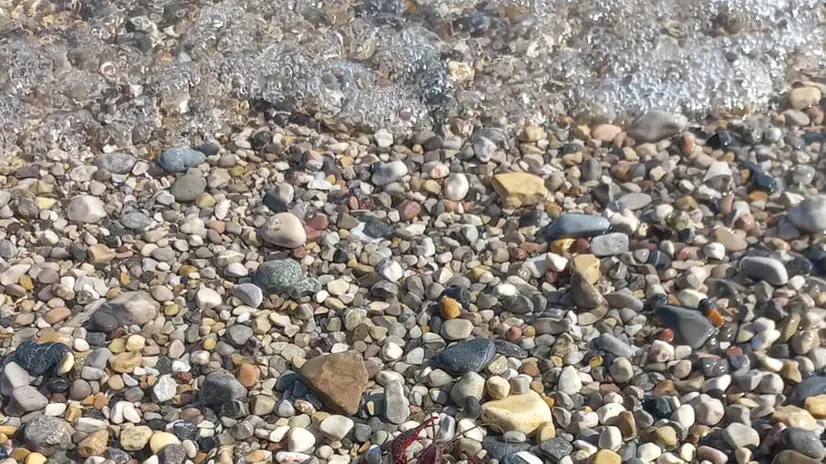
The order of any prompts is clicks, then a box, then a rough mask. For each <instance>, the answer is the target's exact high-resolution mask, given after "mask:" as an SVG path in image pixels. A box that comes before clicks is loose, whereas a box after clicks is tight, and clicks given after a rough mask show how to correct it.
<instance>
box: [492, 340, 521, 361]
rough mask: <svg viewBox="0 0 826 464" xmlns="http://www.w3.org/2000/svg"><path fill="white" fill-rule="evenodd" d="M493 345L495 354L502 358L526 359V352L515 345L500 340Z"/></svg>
mask: <svg viewBox="0 0 826 464" xmlns="http://www.w3.org/2000/svg"><path fill="white" fill-rule="evenodd" d="M493 343H494V345H496V352H497V353H499V354H501V355H502V356H506V357H508V358H516V359H525V358H527V357H528V352H527V351H525V349H523V348H522V347H521V346H519V345H517V344H516V343H511V342H509V341H507V340H502V339H501V338H497V339H496V340H494V341H493Z"/></svg>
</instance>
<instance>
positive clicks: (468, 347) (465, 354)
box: [435, 338, 496, 375]
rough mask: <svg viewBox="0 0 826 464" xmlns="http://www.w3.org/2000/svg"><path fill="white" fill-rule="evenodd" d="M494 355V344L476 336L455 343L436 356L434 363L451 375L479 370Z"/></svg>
mask: <svg viewBox="0 0 826 464" xmlns="http://www.w3.org/2000/svg"><path fill="white" fill-rule="evenodd" d="M495 355H496V345H495V344H494V343H493V342H492V341H490V340H486V339H482V338H477V339H474V340H469V341H465V342H460V343H457V344H455V345H453V346H451V347H448V348H446V349H445V350H444V351H442V352H441V353H439V355H438V356H436V359H435V362H436V365H437V366H439V367H440V368H442V369H444V370H445V371H447V372H450V373H451V374H453V375H464V374H467V373H468V372H479V371H481V370H482V369H484V368H485V366H487V365H488V364H489V363H490V362H491V361H492V360H493V357H494V356H495Z"/></svg>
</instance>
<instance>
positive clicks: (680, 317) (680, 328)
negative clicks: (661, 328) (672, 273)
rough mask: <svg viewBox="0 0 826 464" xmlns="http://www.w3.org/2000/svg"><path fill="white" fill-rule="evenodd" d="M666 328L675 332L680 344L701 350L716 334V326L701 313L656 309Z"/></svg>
mask: <svg viewBox="0 0 826 464" xmlns="http://www.w3.org/2000/svg"><path fill="white" fill-rule="evenodd" d="M655 314H656V315H657V316H659V317H660V318H661V319H662V320H663V323H664V324H665V326H666V327H668V328H670V329H671V330H673V331H674V334H675V335H676V336H677V338H678V339H679V342H680V343H685V344H686V345H690V346H691V347H692V348H699V347H701V346H703V344H704V343H705V342H706V340H708V337H710V336H711V334H712V333H713V332H714V326H713V325H712V324H711V322H709V320H708V319H706V317H705V316H704V315H703V314H702V313H701V312H699V311H696V310H693V309H686V308H680V307H678V306H671V305H663V306H661V307H659V308H657V309H656V311H655Z"/></svg>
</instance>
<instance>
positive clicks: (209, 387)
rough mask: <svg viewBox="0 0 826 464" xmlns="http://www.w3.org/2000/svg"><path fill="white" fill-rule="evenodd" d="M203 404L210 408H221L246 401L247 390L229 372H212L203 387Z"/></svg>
mask: <svg viewBox="0 0 826 464" xmlns="http://www.w3.org/2000/svg"><path fill="white" fill-rule="evenodd" d="M200 396H201V402H202V403H203V404H204V405H206V406H210V407H220V406H222V405H223V404H225V403H229V402H231V401H234V400H244V399H246V397H247V389H246V388H244V386H243V385H241V382H239V381H238V379H236V378H235V376H234V375H232V374H231V373H229V372H226V371H218V372H212V373H210V374H209V375H207V376H206V380H204V384H203V385H202V386H201V395H200Z"/></svg>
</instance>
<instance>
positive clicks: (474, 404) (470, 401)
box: [465, 396, 482, 419]
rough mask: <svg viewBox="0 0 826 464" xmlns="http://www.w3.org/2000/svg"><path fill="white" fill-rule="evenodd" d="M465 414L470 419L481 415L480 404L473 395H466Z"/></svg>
mask: <svg viewBox="0 0 826 464" xmlns="http://www.w3.org/2000/svg"><path fill="white" fill-rule="evenodd" d="M465 414H466V415H467V416H468V417H469V418H471V419H477V418H479V416H481V415H482V405H481V404H479V399H478V398H476V397H475V396H468V397H467V400H465Z"/></svg>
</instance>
